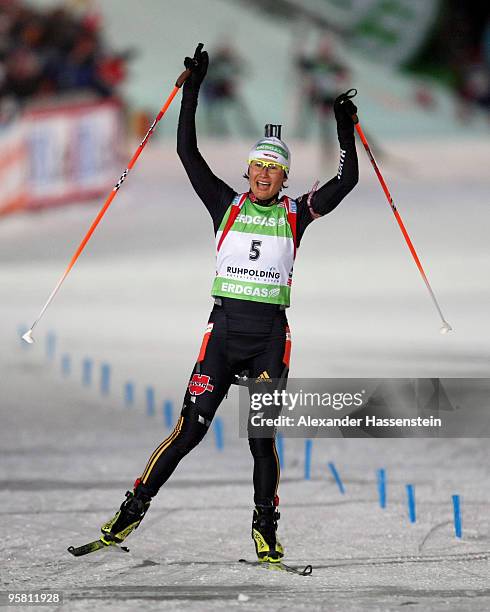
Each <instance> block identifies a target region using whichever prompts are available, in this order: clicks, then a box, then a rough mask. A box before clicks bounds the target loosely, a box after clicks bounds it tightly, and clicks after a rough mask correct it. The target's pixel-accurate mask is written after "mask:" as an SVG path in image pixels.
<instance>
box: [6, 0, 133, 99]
mask: <svg viewBox="0 0 490 612" xmlns="http://www.w3.org/2000/svg"><path fill="white" fill-rule="evenodd" d="M78 4H79V6H78V7H77V10H73V11H69V10H67V9H66V8H61V7H59V8H54V9H51V10H49V11H43V10H39V9H35V8H33V7H32V6H30V5H29V4H28V2H26V1H21V0H0V106H1V107H3V106H4V105H5V100H6V99H9V100H12V99H13V100H15V101H17V102H18V103H22V102H25V101H27V100H30V99H32V98H34V97H36V96H40V95H43V96H46V95H57V94H59V93H63V92H73V91H77V92H78V91H88V92H92V93H95V94H96V95H99V96H111V95H113V94H114V92H115V89H116V88H117V86H118V85H119V84H120V83H121V82H122V81H123V80H124V79H125V76H126V63H127V60H128V59H129V54H128V53H123V54H115V53H112V52H110V51H108V50H107V49H106V48H105V46H104V45H103V42H102V37H101V25H102V24H101V19H100V15H99V14H97V13H96V12H95V11H93V10H92V9H91V4H90V3H86V2H85V3H81V2H79V3H78Z"/></svg>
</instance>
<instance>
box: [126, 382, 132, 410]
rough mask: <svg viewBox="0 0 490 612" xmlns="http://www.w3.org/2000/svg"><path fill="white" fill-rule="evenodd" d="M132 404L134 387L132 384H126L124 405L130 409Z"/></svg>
mask: <svg viewBox="0 0 490 612" xmlns="http://www.w3.org/2000/svg"><path fill="white" fill-rule="evenodd" d="M133 404H134V385H133V383H132V382H127V383H126V384H125V385H124V405H125V406H126V408H130V407H131V406H132V405H133Z"/></svg>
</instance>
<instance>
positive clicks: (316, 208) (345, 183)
mask: <svg viewBox="0 0 490 612" xmlns="http://www.w3.org/2000/svg"><path fill="white" fill-rule="evenodd" d="M334 113H335V119H336V120H337V136H338V139H339V144H340V161H339V168H338V172H337V175H336V176H334V177H333V178H332V179H330V180H329V181H328V182H327V183H325V184H324V185H322V186H321V187H320V188H319V189H318V190H317V191H316V192H315V193H314V194H313V196H312V197H311V199H310V206H308V195H309V194H305V195H303V196H301V197H300V198H298V204H299V210H298V213H299V217H298V221H299V224H298V238H299V239H301V236H302V234H303V232H304V230H305V229H306V227H307V226H308V225H309V224H310V223H311V222H312V221H313V220H314V219H315V218H316V217H318V216H323V215H326V214H328V213H329V212H331V211H332V210H333V209H334V208H336V207H337V206H338V205H339V204H340V202H341V201H342V200H343V199H344V198H345V196H346V195H347V194H348V193H349V192H350V191H352V189H354V187H355V186H356V184H357V182H358V180H359V165H358V161H357V151H356V142H355V139H354V122H353V121H352V115H354V114H356V113H357V108H356V106H354V104H353V103H352V102H351V100H350V99H349V98H347V96H346V95H345V94H342V95H340V96H338V98H337V99H336V100H335V103H334Z"/></svg>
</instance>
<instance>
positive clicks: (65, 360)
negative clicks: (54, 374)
mask: <svg viewBox="0 0 490 612" xmlns="http://www.w3.org/2000/svg"><path fill="white" fill-rule="evenodd" d="M70 372H71V361H70V355H68V354H67V353H65V354H64V355H62V356H61V374H62V375H63V376H69V375H70Z"/></svg>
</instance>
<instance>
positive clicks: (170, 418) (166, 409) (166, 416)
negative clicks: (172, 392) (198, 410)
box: [163, 400, 174, 429]
mask: <svg viewBox="0 0 490 612" xmlns="http://www.w3.org/2000/svg"><path fill="white" fill-rule="evenodd" d="M173 412H174V407H173V404H172V401H171V400H165V401H164V402H163V422H164V423H165V427H166V428H167V429H170V428H171V427H172V425H173V422H174V415H173Z"/></svg>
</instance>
